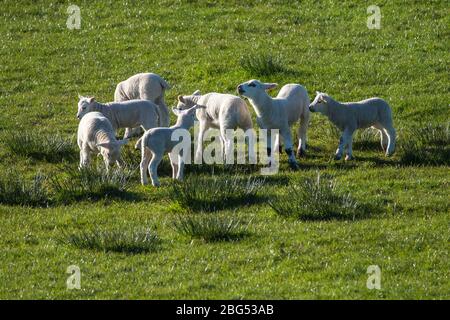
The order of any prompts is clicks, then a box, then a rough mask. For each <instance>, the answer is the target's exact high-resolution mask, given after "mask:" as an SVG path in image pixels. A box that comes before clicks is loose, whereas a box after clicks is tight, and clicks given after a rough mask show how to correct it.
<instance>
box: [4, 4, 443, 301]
mask: <svg viewBox="0 0 450 320" xmlns="http://www.w3.org/2000/svg"><path fill="white" fill-rule="evenodd" d="M70 4H72V3H71V2H70V1H39V2H35V1H12V0H6V1H2V5H1V14H0V21H1V23H0V35H1V41H0V44H1V45H0V109H1V116H0V192H1V193H0V247H1V250H0V298H2V299H7V298H12V299H21V298H27V299H35V298H36V299H56V298H62V299H85V298H87V299H99V298H107V299H109V298H115V299H127V298H131V299H136V298H145V299H161V298H164V299H176V298H186V299H216V298H222V299H328V298H330V299H448V298H450V280H449V267H450V261H449V243H450V241H449V240H450V239H449V238H450V233H449V227H450V214H449V213H450V202H449V194H450V186H449V184H450V174H449V172H450V171H449V165H450V163H449V161H450V154H449V134H448V124H449V115H450V112H449V101H450V93H449V70H448V65H449V64H450V53H449V52H450V50H449V49H450V46H449V44H450V42H449V25H450V15H449V7H448V2H447V1H443V0H442V1H412V0H411V1H399V0H395V1H384V0H383V1H378V2H376V3H372V2H371V1H346V0H345V1H320V3H317V1H309V0H307V1H298V2H296V1H269V2H266V1H219V2H212V1H207V2H206V1H160V2H155V3H150V2H149V3H146V4H143V2H140V1H78V2H77V3H73V4H76V5H78V6H79V7H80V9H81V29H80V30H69V29H68V28H67V27H66V20H67V18H68V14H67V12H66V10H67V7H68V6H69V5H70ZM372 4H376V5H378V6H379V7H380V8H381V14H382V18H381V29H373V30H370V29H368V27H367V25H366V21H367V18H368V16H369V14H367V11H366V10H367V7H368V6H369V5H372ZM255 57H263V58H262V59H261V61H259V63H256V64H254V63H253V64H252V63H250V62H251V61H254V59H255ZM249 61H250V62H249ZM138 72H155V73H158V74H160V75H161V76H163V77H164V78H165V79H166V80H167V81H168V82H169V83H170V84H171V85H172V89H171V90H170V91H168V92H167V95H166V101H167V102H168V105H169V106H172V105H175V103H176V97H177V95H178V94H190V93H192V92H193V91H194V90H196V89H200V90H201V91H202V92H210V91H216V92H227V93H235V88H236V86H237V85H238V84H239V83H241V82H244V81H246V80H249V79H252V78H258V79H260V80H262V81H266V82H278V83H279V84H280V85H282V84H286V83H290V82H295V83H301V84H302V85H304V86H305V87H306V88H307V89H308V92H309V94H310V96H311V97H314V96H315V91H316V90H317V91H324V92H327V93H328V94H330V95H331V96H333V97H334V98H336V99H337V100H340V101H355V100H361V99H364V98H367V97H371V96H379V97H382V98H384V99H386V100H387V101H388V102H389V104H390V105H391V106H392V108H393V113H394V125H395V127H396V128H397V131H398V147H397V152H396V154H395V155H394V156H393V157H391V158H385V157H384V155H383V153H382V150H381V147H380V146H379V143H378V140H377V138H375V137H373V136H372V135H371V134H370V133H368V132H365V133H363V134H361V133H360V134H359V135H358V136H357V137H356V141H355V144H354V156H355V157H356V160H355V161H352V162H348V163H345V162H343V161H339V162H338V161H334V160H332V159H333V153H334V150H335V149H336V147H337V142H338V136H337V135H336V132H335V130H333V129H332V127H330V125H329V123H328V121H327V120H326V119H325V118H324V117H322V116H320V115H318V114H313V115H312V120H311V126H310V129H309V133H308V135H309V150H308V156H307V158H305V159H301V160H300V167H301V169H300V170H299V171H297V172H293V171H290V170H289V169H288V167H287V158H286V156H283V157H282V158H281V164H282V165H281V168H280V173H279V174H277V175H275V176H270V177H266V178H265V179H264V177H261V176H260V175H259V174H258V169H257V168H253V167H251V168H250V167H245V166H232V167H231V168H228V167H227V168H224V167H223V166H220V165H215V166H212V167H208V166H204V165H203V166H198V165H192V166H189V167H187V168H186V174H187V178H188V179H187V181H186V182H185V183H184V184H174V183H173V182H172V180H171V179H169V173H170V170H169V168H170V166H169V165H168V160H167V159H165V161H164V163H163V164H162V167H161V168H160V176H161V177H162V178H161V182H162V187H161V188H159V189H155V188H152V187H142V186H140V184H139V178H138V172H137V171H136V168H137V166H138V162H139V152H137V153H136V152H135V151H134V150H133V149H132V146H131V144H130V145H129V146H127V147H126V149H125V150H124V155H125V159H127V162H128V163H129V166H130V168H128V169H127V170H125V172H115V173H114V176H113V177H105V176H104V175H102V173H101V172H98V171H96V170H93V171H92V172H91V171H88V172H84V173H83V172H81V173H80V172H78V171H77V170H76V167H77V164H78V153H77V152H78V151H77V147H76V145H75V134H76V128H77V125H78V120H77V119H76V117H75V115H76V108H77V106H76V105H77V99H78V98H77V97H78V94H82V95H95V96H96V98H97V100H98V101H102V102H107V101H112V100H113V93H114V89H115V85H116V84H117V83H118V82H119V81H122V80H124V79H126V78H128V77H129V76H131V75H133V74H135V73H138ZM276 92H277V90H274V94H275V93H276ZM249 108H250V105H249ZM252 114H253V115H254V112H253V111H252ZM173 121H174V118H172V123H173ZM13 130H14V132H15V134H13ZM21 132H22V134H20V133H21ZM23 133H26V134H23ZM98 162H99V163H100V161H98ZM318 174H320V178H321V181H322V180H323V181H324V182H323V184H319V185H314V181H316V180H317V177H318ZM92 176H93V177H94V178H92V179H93V180H92V179H90V178H89V177H92ZM249 177H250V178H249ZM248 179H250V180H248ZM249 181H250V182H249ZM252 183H253V184H252ZM328 183H330V184H332V186H330V185H329V184H328ZM249 185H250V186H249ZM293 186H295V187H296V188H297V189H294V190H300V191H299V195H300V194H301V197H300V196H299V197H295V195H296V194H295V193H292V192H290V191H289V190H291V189H292V188H293ZM308 186H309V187H308ZM308 188H309V189H308ZM230 190H231V191H230ZM189 191H192V192H193V193H192V194H190V193H189ZM308 191H314V192H315V193H317V195H318V198H319V199H325V200H327V201H328V200H330V202H331V204H332V205H330V206H325V205H324V206H323V207H320V208H319V209H320V210H319V209H317V208H316V209H317V210H315V211H314V210H310V208H311V207H308V208H306V209H305V207H304V205H303V204H304V203H309V204H310V205H311V206H312V207H313V208H314V206H315V204H314V201H312V200H311V199H312V198H311V196H313V195H312V194H311V193H312V192H310V193H308ZM336 199H337V200H336ZM333 204H334V206H335V207H336V208H334V207H333ZM274 207H276V208H284V210H281V209H280V212H282V213H280V212H279V213H278V214H277V210H275V209H274ZM296 208H302V209H301V210H300V209H298V210H297V209H296ZM299 210H300V211H299ZM70 265H76V266H78V267H79V268H80V271H81V289H79V290H76V289H75V290H68V289H67V287H66V280H67V278H68V277H69V274H68V273H66V270H67V268H68V266H70ZM370 265H378V266H379V267H380V269H381V290H369V289H368V288H367V287H366V282H367V279H368V276H369V275H368V274H367V268H368V267H369V266H370Z"/></svg>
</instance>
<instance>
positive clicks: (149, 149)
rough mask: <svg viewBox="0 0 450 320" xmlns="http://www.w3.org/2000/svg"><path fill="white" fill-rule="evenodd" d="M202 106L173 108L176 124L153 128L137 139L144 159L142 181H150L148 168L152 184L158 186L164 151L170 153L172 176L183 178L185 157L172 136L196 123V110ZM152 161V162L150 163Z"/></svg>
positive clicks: (145, 182)
mask: <svg viewBox="0 0 450 320" xmlns="http://www.w3.org/2000/svg"><path fill="white" fill-rule="evenodd" d="M198 108H201V106H197V105H195V106H193V107H192V108H190V109H187V110H179V109H172V110H173V113H175V115H177V117H178V119H177V122H176V124H175V125H173V126H171V127H170V128H153V129H150V130H147V131H146V132H145V133H144V135H143V136H142V137H141V138H140V139H139V140H138V141H137V143H136V148H139V147H140V148H141V152H142V160H141V164H140V169H141V183H142V184H143V185H146V184H147V183H148V178H147V172H146V171H147V168H148V171H149V173H150V178H151V180H152V185H153V186H155V187H158V186H159V185H160V184H159V180H158V173H157V170H158V165H159V163H160V162H161V160H162V158H163V156H164V153H166V152H167V153H168V154H169V158H170V163H171V165H172V178H173V179H178V180H182V179H183V169H184V157H183V155H181V154H178V153H177V152H176V151H175V150H173V149H174V147H175V146H176V145H177V144H178V143H179V141H173V140H172V137H173V134H174V133H175V131H176V130H179V129H182V130H189V129H190V128H191V127H192V126H193V125H194V120H195V111H196V110H197V109H198ZM149 163H150V164H149Z"/></svg>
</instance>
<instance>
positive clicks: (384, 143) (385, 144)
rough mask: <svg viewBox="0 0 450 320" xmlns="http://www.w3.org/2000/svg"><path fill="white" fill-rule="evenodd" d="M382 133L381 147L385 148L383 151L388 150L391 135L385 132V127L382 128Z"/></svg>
mask: <svg viewBox="0 0 450 320" xmlns="http://www.w3.org/2000/svg"><path fill="white" fill-rule="evenodd" d="M380 135H381V148H383V152H387V148H388V144H389V137H388V135H387V134H386V132H384V129H381V130H380Z"/></svg>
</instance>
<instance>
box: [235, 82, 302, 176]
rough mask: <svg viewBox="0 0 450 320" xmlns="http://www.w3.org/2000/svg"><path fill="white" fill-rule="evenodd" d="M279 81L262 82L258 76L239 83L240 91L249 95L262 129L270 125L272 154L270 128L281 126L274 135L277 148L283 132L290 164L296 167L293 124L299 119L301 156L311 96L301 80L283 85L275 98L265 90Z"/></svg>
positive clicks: (299, 149) (298, 150)
mask: <svg viewBox="0 0 450 320" xmlns="http://www.w3.org/2000/svg"><path fill="white" fill-rule="evenodd" d="M276 86H277V84H276V83H262V82H260V81H258V80H250V81H247V82H244V83H242V84H240V85H239V86H238V87H237V91H238V92H239V94H240V95H242V96H244V97H246V98H248V99H249V101H250V103H251V104H252V106H253V109H254V110H255V112H256V120H257V122H258V125H259V126H260V128H262V129H268V132H267V134H268V148H267V153H268V155H269V156H270V153H271V151H272V146H271V135H270V130H269V129H278V130H279V134H278V135H277V137H276V139H275V145H274V148H276V149H278V147H279V144H280V135H281V138H283V140H284V148H285V151H286V153H287V155H288V156H289V160H288V162H289V165H290V167H291V168H293V169H297V168H298V164H297V161H296V160H295V155H294V152H293V151H292V148H293V143H292V137H291V130H290V127H291V126H292V125H293V124H294V123H295V122H297V121H299V122H300V126H299V128H298V131H297V133H298V136H299V142H298V149H297V155H298V156H302V155H304V153H305V149H306V132H307V130H308V126H309V110H308V106H309V96H308V92H307V91H306V89H305V88H304V87H303V86H301V85H299V84H287V85H285V86H283V87H282V88H281V90H280V92H279V93H278V95H277V97H276V98H272V97H270V96H269V95H268V94H267V92H266V90H270V89H273V88H275V87H276Z"/></svg>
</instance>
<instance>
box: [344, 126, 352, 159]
mask: <svg viewBox="0 0 450 320" xmlns="http://www.w3.org/2000/svg"><path fill="white" fill-rule="evenodd" d="M345 140H346V144H347V155H346V156H345V161H349V160H353V146H352V144H353V132H349V133H347V136H346V137H345Z"/></svg>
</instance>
